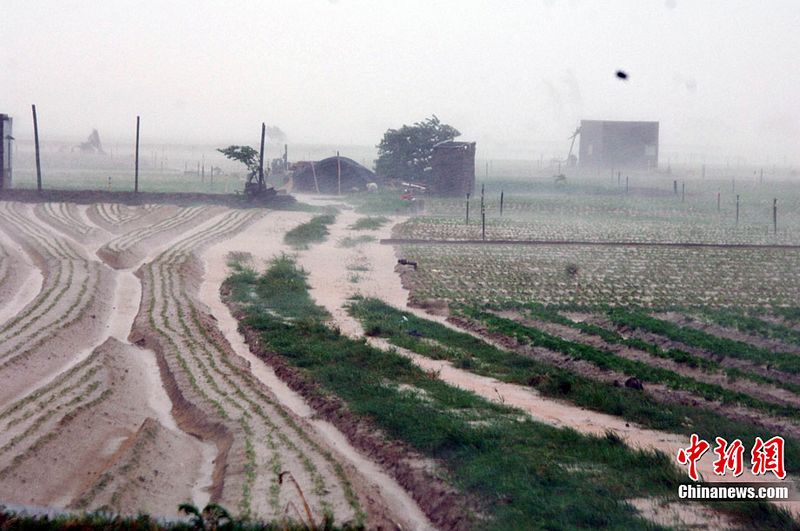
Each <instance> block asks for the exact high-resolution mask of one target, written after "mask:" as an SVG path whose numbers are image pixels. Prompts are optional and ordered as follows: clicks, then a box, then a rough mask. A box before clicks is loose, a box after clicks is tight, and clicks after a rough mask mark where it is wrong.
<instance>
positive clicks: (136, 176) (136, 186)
mask: <svg viewBox="0 0 800 531" xmlns="http://www.w3.org/2000/svg"><path fill="white" fill-rule="evenodd" d="M133 193H135V194H136V193H139V117H138V116H137V117H136V154H135V156H134V173H133Z"/></svg>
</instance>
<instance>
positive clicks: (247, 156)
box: [217, 146, 259, 175]
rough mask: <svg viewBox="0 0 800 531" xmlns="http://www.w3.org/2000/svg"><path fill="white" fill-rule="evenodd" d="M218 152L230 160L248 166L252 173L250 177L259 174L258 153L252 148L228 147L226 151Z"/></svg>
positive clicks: (220, 150)
mask: <svg viewBox="0 0 800 531" xmlns="http://www.w3.org/2000/svg"><path fill="white" fill-rule="evenodd" d="M217 151H219V152H220V153H222V154H223V155H225V156H226V157H228V158H229V159H231V160H235V161H238V162H241V163H242V164H244V165H245V166H247V169H248V170H249V171H250V175H255V174H257V173H258V169H259V157H258V151H256V150H255V149H253V148H251V147H250V146H228V147H226V148H224V149H218V150H217Z"/></svg>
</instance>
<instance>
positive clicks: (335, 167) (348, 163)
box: [292, 157, 375, 194]
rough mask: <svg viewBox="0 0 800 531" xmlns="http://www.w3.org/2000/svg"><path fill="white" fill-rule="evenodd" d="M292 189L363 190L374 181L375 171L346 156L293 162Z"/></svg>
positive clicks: (334, 192) (320, 190) (333, 191)
mask: <svg viewBox="0 0 800 531" xmlns="http://www.w3.org/2000/svg"><path fill="white" fill-rule="evenodd" d="M292 169H293V170H294V173H293V175H292V181H293V185H292V189H293V190H295V191H297V192H319V193H321V194H336V193H339V190H340V189H341V192H342V193H348V192H351V191H354V190H359V191H364V190H366V189H367V184H368V183H371V182H375V173H374V172H373V171H372V170H370V169H369V168H366V167H364V166H362V165H361V164H359V163H358V162H356V161H354V160H353V159H349V158H347V157H329V158H327V159H322V160H319V161H316V162H311V161H301V162H296V163H294V165H293V167H292Z"/></svg>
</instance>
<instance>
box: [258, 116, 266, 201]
mask: <svg viewBox="0 0 800 531" xmlns="http://www.w3.org/2000/svg"><path fill="white" fill-rule="evenodd" d="M266 136H267V124H265V123H264V122H261V150H260V151H259V152H258V191H259V192H261V191H262V190H264V188H265V186H264V139H265V138H266Z"/></svg>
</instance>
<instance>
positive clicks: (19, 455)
mask: <svg viewBox="0 0 800 531" xmlns="http://www.w3.org/2000/svg"><path fill="white" fill-rule="evenodd" d="M108 378H109V376H108V374H107V369H105V367H104V362H103V357H102V355H100V354H98V353H97V352H95V353H93V354H92V355H90V356H89V357H88V358H87V359H85V360H84V361H82V362H81V363H79V364H78V365H76V366H74V367H73V368H71V369H69V370H68V371H66V372H65V373H63V374H61V375H59V376H58V377H56V378H54V379H53V381H52V382H51V383H49V384H46V385H44V386H42V387H40V388H39V389H36V390H34V391H33V392H31V393H29V394H28V395H26V396H24V397H23V398H20V399H19V400H17V401H15V402H13V403H10V404H9V405H8V406H6V407H5V408H4V409H3V410H2V411H0V425H1V426H2V428H3V429H2V430H0V479H5V478H7V477H8V476H9V475H10V474H13V473H14V471H15V469H16V468H17V467H19V466H20V465H21V464H22V463H24V462H26V461H27V460H29V459H31V458H33V457H34V456H35V455H36V454H37V452H38V451H39V450H40V449H41V447H42V446H43V445H44V444H46V443H48V442H50V441H52V440H53V439H55V438H56V437H57V436H58V434H59V432H60V430H62V429H63V428H64V426H65V425H66V424H68V423H69V422H71V421H72V420H73V419H74V418H75V416H76V415H77V413H78V412H80V411H85V410H87V409H88V408H90V407H93V406H95V405H97V404H98V403H99V402H100V401H102V400H105V399H106V398H108V396H110V394H111V392H112V390H111V388H110V386H109V380H108Z"/></svg>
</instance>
